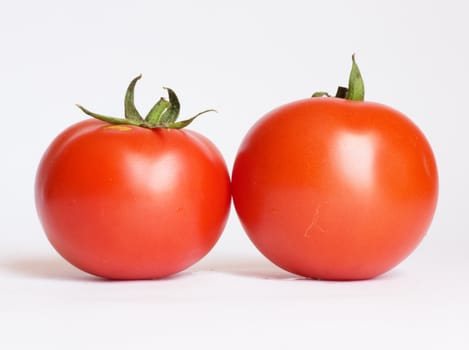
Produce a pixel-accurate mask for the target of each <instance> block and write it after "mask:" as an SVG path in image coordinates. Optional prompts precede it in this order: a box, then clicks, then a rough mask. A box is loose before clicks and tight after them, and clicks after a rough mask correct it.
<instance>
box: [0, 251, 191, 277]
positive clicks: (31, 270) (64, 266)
mask: <svg viewBox="0 0 469 350" xmlns="http://www.w3.org/2000/svg"><path fill="white" fill-rule="evenodd" d="M0 267H2V268H3V269H5V270H7V271H9V272H12V273H14V274H17V275H22V276H25V277H30V278H41V279H49V280H63V281H66V280H68V281H85V282H95V283H98V282H100V283H120V282H142V281H145V280H111V279H106V278H101V277H97V276H94V275H91V274H88V273H86V272H84V271H81V270H80V269H78V268H76V267H74V266H73V265H71V264H70V263H68V262H67V261H65V260H64V259H61V258H60V257H54V256H36V257H27V258H26V257H25V258H15V259H11V260H6V261H2V262H0ZM187 275H188V273H185V272H184V271H183V272H180V273H178V274H175V275H172V276H168V277H166V278H162V279H153V280H148V281H169V280H172V279H178V278H182V277H185V276H187Z"/></svg>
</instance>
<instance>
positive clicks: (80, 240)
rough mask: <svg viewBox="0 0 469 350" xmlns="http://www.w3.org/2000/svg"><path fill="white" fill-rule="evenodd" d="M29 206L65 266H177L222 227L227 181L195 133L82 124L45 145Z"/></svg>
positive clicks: (120, 269)
mask: <svg viewBox="0 0 469 350" xmlns="http://www.w3.org/2000/svg"><path fill="white" fill-rule="evenodd" d="M36 205H37V210H38V213H39V217H40V219H41V222H42V224H43V227H44V230H45V232H46V234H47V237H48V239H49V240H50V242H51V243H52V245H53V246H54V247H55V248H56V250H57V251H58V252H59V253H60V254H61V255H62V256H63V257H64V258H65V259H67V260H68V261H69V262H71V263H72V264H73V265H75V266H77V267H78V268H80V269H82V270H84V271H87V272H89V273H91V274H94V275H98V276H102V277H106V278H110V279H150V278H159V277H164V276H168V275H170V274H173V273H176V272H179V271H181V270H183V269H185V268H187V267H189V266H190V265H192V264H193V263H195V262H196V261H198V260H199V259H201V258H202V257H203V256H204V255H206V254H207V253H208V252H209V251H210V249H211V248H212V247H213V246H214V244H215V243H216V241H217V239H218V238H219V236H220V234H221V232H222V230H223V227H224V225H225V222H226V219H227V216H228V211H229V206H230V181H229V174H228V171H227V168H226V165H225V163H224V160H223V158H222V156H221V154H220V153H219V152H218V150H217V149H216V148H215V146H214V145H213V144H212V143H211V142H210V141H209V140H207V139H206V138H205V137H203V136H202V135H200V134H198V133H196V132H194V131H187V130H176V129H166V128H155V129H149V128H144V127H139V126H133V125H111V124H109V123H106V122H103V121H100V120H94V119H93V120H87V121H83V122H80V123H77V124H75V125H73V126H72V127H70V128H69V129H67V130H65V131H64V132H63V133H62V134H61V135H59V136H58V137H57V138H56V139H55V141H54V142H53V143H52V144H51V145H50V147H49V148H48V150H47V152H46V153H45V155H44V157H43V159H42V161H41V163H40V166H39V170H38V173H37V179H36Z"/></svg>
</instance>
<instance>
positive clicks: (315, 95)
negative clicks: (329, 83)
mask: <svg viewBox="0 0 469 350" xmlns="http://www.w3.org/2000/svg"><path fill="white" fill-rule="evenodd" d="M311 97H331V95H329V93H327V92H325V91H317V92H315V93H314V94H312V95H311Z"/></svg>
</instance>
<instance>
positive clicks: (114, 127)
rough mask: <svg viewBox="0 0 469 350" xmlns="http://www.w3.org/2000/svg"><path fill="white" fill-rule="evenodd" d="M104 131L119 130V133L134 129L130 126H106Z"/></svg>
mask: <svg viewBox="0 0 469 350" xmlns="http://www.w3.org/2000/svg"><path fill="white" fill-rule="evenodd" d="M103 129H106V130H108V129H111V130H118V131H130V130H132V128H131V127H130V126H126V125H109V126H105V127H104V128H103Z"/></svg>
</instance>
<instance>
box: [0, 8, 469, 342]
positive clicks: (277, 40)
mask: <svg viewBox="0 0 469 350" xmlns="http://www.w3.org/2000/svg"><path fill="white" fill-rule="evenodd" d="M466 4H467V2H466V1H463V0H460V1H457V0H447V1H432V0H430V1H409V0H406V1H398V0H394V1H383V2H380V1H371V0H370V1H360V0H355V1H345V0H344V1H332V0H331V1H288V2H282V1H278V2H275V1H241V0H239V1H226V2H223V1H207V0H204V1H193V2H191V1H89V0H81V1H76V2H72V1H70V2H66V1H50V0H42V1H14V2H13V1H11V2H6V1H2V3H1V4H0V37H1V48H0V50H1V55H0V63H1V64H0V77H1V83H2V84H1V87H0V92H1V102H2V108H1V111H2V112H1V114H2V119H3V123H2V126H1V128H2V129H1V138H0V150H1V170H2V171H1V175H0V176H1V180H2V183H1V196H0V205H1V208H0V209H1V211H0V212H1V220H0V230H1V231H0V330H1V331H0V332H1V334H0V347H1V348H2V349H32V348H37V349H42V348H47V349H83V348H88V349H93V348H96V349H98V348H103V349H105V348H112V349H143V348H153V349H155V348H160V349H171V348H174V349H188V348H191V349H192V348H203V349H239V348H241V347H243V348H262V349H264V348H308V349H311V348H319V349H326V348H331V349H343V348H357V349H358V348H360V349H395V348H401V349H412V348H425V349H467V348H468V346H469V335H467V329H468V326H469V302H468V295H469V281H468V279H469V271H468V270H469V255H468V254H467V251H468V247H469V238H468V232H469V225H468V220H467V198H468V196H469V189H468V178H469V171H468V170H469V169H468V168H469V166H468V156H467V153H468V150H469V141H468V139H469V137H467V134H468V128H469V125H468V122H467V119H468V117H469V115H468V109H467V100H468V97H467V94H468V82H469V79H468V78H469V73H468V72H469V70H468V64H467V63H468V62H469V48H468V45H469V44H468V37H467V36H468V34H469V24H468V23H469V22H468V21H467V14H468V13H469V9H468V8H467V5H466ZM353 52H356V54H357V60H358V63H359V65H360V67H361V70H362V74H363V76H364V79H365V84H366V89H367V96H366V98H367V99H368V100H372V101H379V102H381V103H385V104H388V105H390V106H393V107H394V108H396V109H399V110H400V111H402V112H403V113H405V114H407V115H408V116H409V117H410V118H411V119H412V120H413V121H414V122H415V123H417V124H418V125H419V126H420V128H421V129H422V130H423V131H424V133H425V134H426V136H427V138H428V139H429V141H430V143H431V144H432V146H433V149H434V152H435V155H436V158H437V162H438V166H439V172H440V198H439V205H438V209H437V213H436V216H435V219H434V222H433V225H432V227H431V229H430V230H429V232H428V235H427V237H426V238H425V240H424V241H423V243H422V244H421V245H420V247H419V248H418V249H417V250H416V251H415V252H414V253H413V254H412V255H411V256H410V257H409V258H408V259H407V260H406V261H405V262H404V263H402V264H401V265H399V266H398V267H397V268H396V269H394V270H392V271H391V272H389V273H387V274H385V275H383V276H382V277H380V278H377V279H375V280H371V281H365V282H353V283H333V282H318V281H309V280H304V279H300V278H297V277H295V276H293V275H290V274H288V273H286V272H283V271H282V270H280V269H278V268H276V267H275V266H273V265H272V264H270V263H269V262H268V261H266V260H265V259H264V258H263V257H262V256H261V255H260V254H259V253H258V252H257V251H256V250H255V249H254V247H253V246H252V245H251V243H250V242H249V241H248V239H247V238H246V236H245V234H244V232H243V231H242V229H241V226H240V224H239V222H238V220H237V218H236V215H235V213H234V210H233V211H232V212H231V216H230V221H229V223H228V226H227V227H226V230H225V232H224V235H223V237H222V238H221V240H220V241H219V243H218V244H217V245H216V247H215V248H214V249H213V250H212V252H211V253H210V254H209V255H208V256H207V257H206V258H205V259H203V260H202V261H201V262H200V263H198V264H196V265H195V266H193V267H192V268H191V269H189V270H188V271H186V272H183V273H181V274H179V275H176V276H174V277H172V278H169V279H165V280H161V281H145V282H106V281H102V280H99V279H95V278H93V277H91V276H88V275H87V274H85V273H82V272H81V271H78V270H76V269H75V268H73V267H71V266H70V265H68V263H66V262H65V261H64V260H62V259H61V258H60V257H59V256H58V255H57V254H56V253H55V251H53V249H52V248H51V246H50V245H49V243H48V242H47V240H46V238H45V235H44V233H43V232H42V229H41V227H40V225H39V221H38V219H37V216H36V212H35V208H34V202H33V182H34V175H35V171H36V167H37V164H38V162H39V159H40V157H41V155H42V153H43V152H44V150H45V148H46V147H47V145H48V144H49V143H50V142H51V140H52V139H53V138H54V137H55V136H56V135H57V134H58V133H59V132H60V131H61V130H63V129H64V128H65V127H67V126H68V125H70V124H72V123H75V122H77V121H79V120H82V119H83V118H84V116H83V115H82V114H81V113H80V112H79V111H78V109H77V108H76V107H75V106H74V104H75V103H81V104H83V105H85V106H87V107H89V108H90V109H92V110H95V111H98V112H102V113H106V114H110V115H122V101H123V95H124V92H125V88H126V86H127V84H128V82H129V81H130V80H131V79H132V78H133V77H134V76H136V75H137V74H139V73H143V79H142V80H141V81H140V82H139V83H138V85H137V89H136V103H137V106H138V107H140V109H141V110H142V111H146V110H147V109H148V108H150V107H151V105H152V103H153V102H154V101H155V100H156V99H157V98H158V97H160V96H161V95H162V94H164V91H163V90H162V89H161V87H162V86H170V87H172V88H173V89H174V90H175V91H176V92H177V93H178V95H179V97H180V100H181V103H182V114H183V116H190V115H193V114H194V113H196V112H198V111H200V110H202V109H206V108H216V109H217V110H218V111H219V113H218V114H217V115H207V116H204V117H202V118H200V119H199V120H197V121H196V122H195V123H194V124H193V125H192V126H191V128H192V129H194V130H197V131H199V132H202V133H204V134H205V135H207V136H208V137H209V138H210V139H212V141H213V142H215V143H216V144H217V145H218V146H219V148H220V150H221V152H222V153H223V155H224V156H225V159H226V161H227V164H228V166H229V168H230V169H231V166H232V163H233V159H234V156H235V154H236V150H237V147H238V145H239V143H240V141H241V139H242V137H243V135H244V134H245V133H246V131H247V130H248V128H249V127H250V126H251V125H252V124H253V123H254V122H255V121H256V120H257V119H258V118H259V117H260V116H262V115H263V114H264V113H266V112H267V111H269V110H270V109H272V108H274V107H276V106H278V105H280V104H283V103H286V102H289V101H292V100H295V99H299V98H303V97H307V96H309V95H310V94H311V93H312V92H314V91H317V90H328V91H330V92H334V91H335V88H336V86H337V85H338V84H346V82H347V77H348V73H349V69H350V63H351V62H350V58H351V54H352V53H353Z"/></svg>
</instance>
